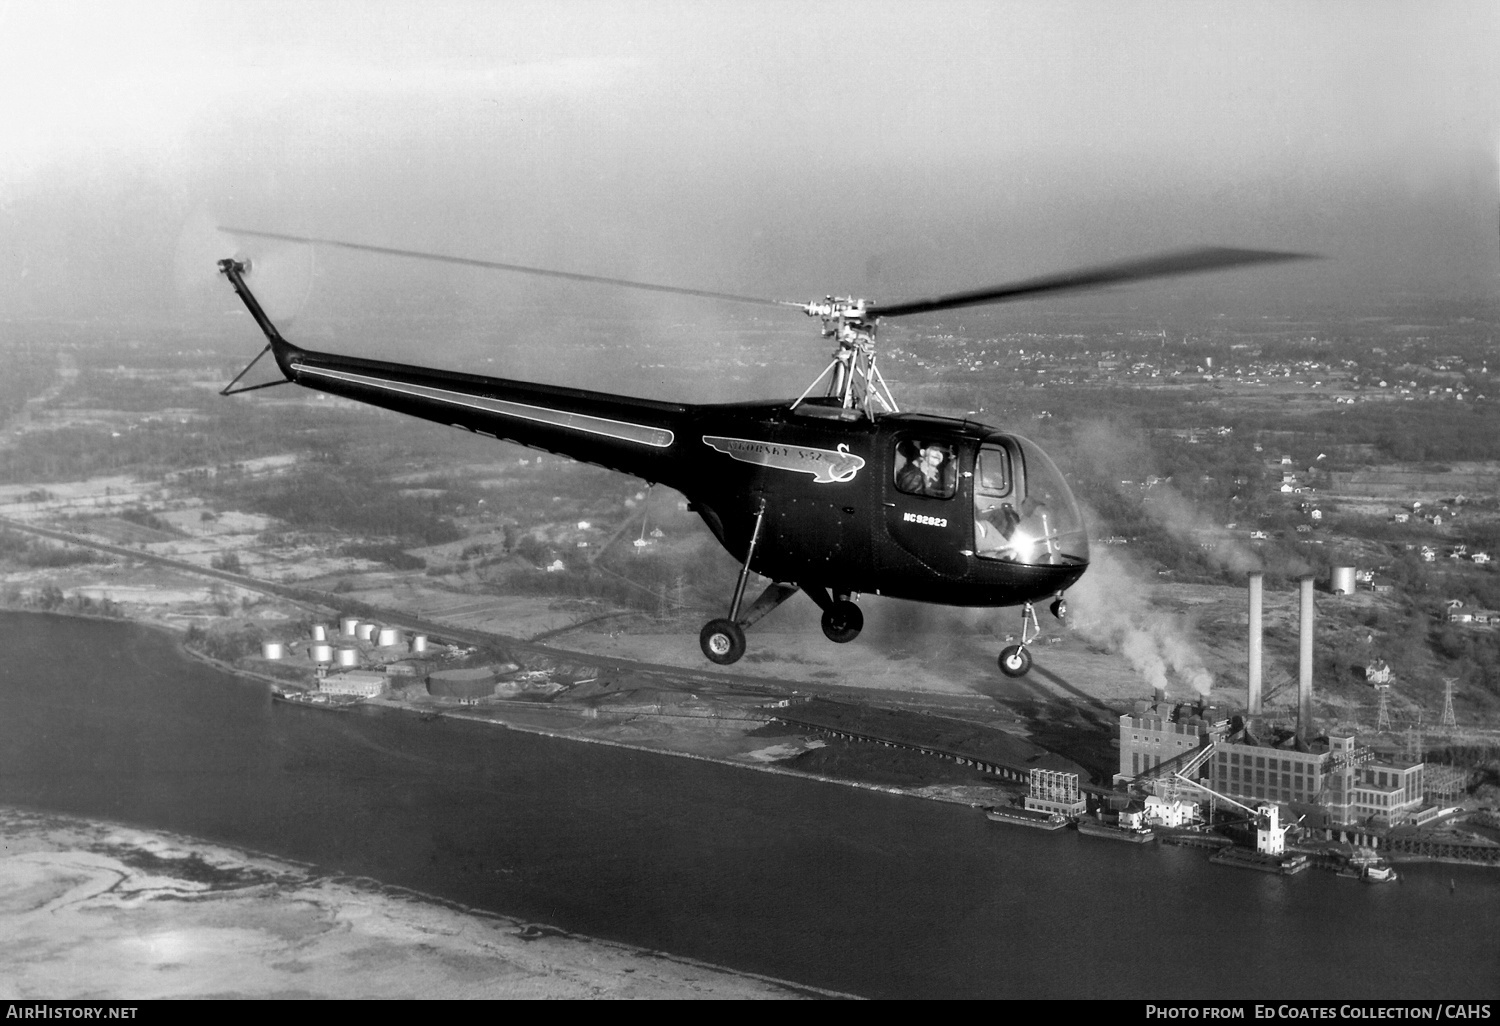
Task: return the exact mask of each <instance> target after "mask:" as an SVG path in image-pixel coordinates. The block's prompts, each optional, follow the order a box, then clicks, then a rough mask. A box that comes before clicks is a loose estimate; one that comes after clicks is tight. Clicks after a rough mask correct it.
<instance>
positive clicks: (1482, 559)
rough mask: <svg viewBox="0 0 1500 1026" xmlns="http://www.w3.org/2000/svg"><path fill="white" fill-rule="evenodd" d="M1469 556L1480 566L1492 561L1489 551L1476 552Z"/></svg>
mask: <svg viewBox="0 0 1500 1026" xmlns="http://www.w3.org/2000/svg"><path fill="white" fill-rule="evenodd" d="M1469 558H1470V559H1471V560H1473V561H1474V562H1475V563H1478V564H1479V565H1480V566H1483V565H1484V564H1486V563H1488V562H1489V561H1490V554H1489V553H1488V552H1476V553H1474V554H1473V555H1472V556H1470V557H1469Z"/></svg>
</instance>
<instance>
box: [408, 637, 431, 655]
mask: <svg viewBox="0 0 1500 1026" xmlns="http://www.w3.org/2000/svg"><path fill="white" fill-rule="evenodd" d="M411 650H412V651H413V652H415V653H417V654H418V655H420V654H422V653H424V652H426V651H427V635H425V634H413V635H412V636H411Z"/></svg>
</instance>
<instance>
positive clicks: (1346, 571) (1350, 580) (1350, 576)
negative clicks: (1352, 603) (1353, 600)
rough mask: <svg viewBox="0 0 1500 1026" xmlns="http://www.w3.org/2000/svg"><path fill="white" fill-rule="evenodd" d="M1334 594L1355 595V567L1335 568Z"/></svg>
mask: <svg viewBox="0 0 1500 1026" xmlns="http://www.w3.org/2000/svg"><path fill="white" fill-rule="evenodd" d="M1333 593H1334V594H1335V595H1353V594H1354V567H1352V566H1336V567H1334V568H1333Z"/></svg>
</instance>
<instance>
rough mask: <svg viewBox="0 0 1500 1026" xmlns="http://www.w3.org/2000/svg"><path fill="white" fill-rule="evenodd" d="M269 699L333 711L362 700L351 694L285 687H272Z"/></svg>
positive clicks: (344, 709) (349, 706)
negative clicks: (293, 689) (329, 693)
mask: <svg viewBox="0 0 1500 1026" xmlns="http://www.w3.org/2000/svg"><path fill="white" fill-rule="evenodd" d="M271 701H273V702H285V703H286V704H287V705H300V706H303V707H305V708H312V709H330V710H332V711H334V712H344V711H346V710H348V709H350V708H353V707H354V706H356V705H359V704H360V703H361V702H363V701H364V699H362V698H358V697H356V696H352V695H325V694H324V693H323V692H321V691H292V690H288V689H286V688H272V689H271Z"/></svg>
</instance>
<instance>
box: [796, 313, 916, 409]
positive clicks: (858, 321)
mask: <svg viewBox="0 0 1500 1026" xmlns="http://www.w3.org/2000/svg"><path fill="white" fill-rule="evenodd" d="M802 309H803V312H804V313H806V314H807V316H809V317H817V318H820V319H821V320H822V321H823V330H822V336H823V337H824V338H831V339H833V340H834V341H835V342H836V343H837V344H838V348H837V349H835V350H834V351H833V358H832V360H831V362H830V363H829V364H828V366H827V367H825V368H824V369H823V373H821V374H819V375H818V376H817V377H816V378H815V379H814V380H813V383H812V384H811V385H809V386H807V390H806V391H805V392H803V393H802V394H801V395H800V396H798V397H797V401H796V402H794V403H792V408H793V409H796V407H797V406H798V405H799V404H800V403H801V402H802V401H803V400H804V399H806V398H807V396H808V394H809V393H811V392H812V390H813V389H815V388H817V387H818V382H820V381H822V380H823V379H824V378H827V379H828V390H827V391H826V392H825V393H824V395H825V396H826V397H827V398H830V399H837V400H838V401H839V405H840V406H841V407H843V408H844V409H846V410H858V411H859V412H861V413H863V414H864V415H865V416H867V417H869V418H870V419H871V420H874V419H875V415H876V413H878V412H888V413H899V412H900V411H899V410H898V409H897V408H896V401H895V399H894V398H892V396H891V390H890V387H889V386H888V385H886V383H885V378H884V377H882V376H881V374H880V368H879V367H877V366H876V365H875V356H876V353H875V329H876V319H875V318H874V317H873V316H871V315H870V313H869V312H868V310H867V309H866V307H865V301H864V300H863V299H853V298H851V297H848V296H840V297H834V296H826V297H824V299H823V301H822V302H813V303H808V304H807V305H806V306H804V307H803V308H802Z"/></svg>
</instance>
